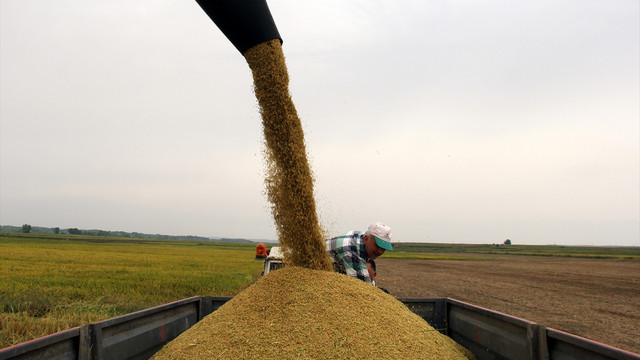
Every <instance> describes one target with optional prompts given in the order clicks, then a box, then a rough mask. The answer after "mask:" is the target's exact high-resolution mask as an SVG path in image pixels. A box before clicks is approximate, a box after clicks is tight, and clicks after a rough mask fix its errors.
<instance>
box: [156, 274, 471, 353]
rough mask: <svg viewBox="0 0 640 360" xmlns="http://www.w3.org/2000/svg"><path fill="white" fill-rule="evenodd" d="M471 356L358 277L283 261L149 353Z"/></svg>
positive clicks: (390, 297) (396, 301)
mask: <svg viewBox="0 0 640 360" xmlns="http://www.w3.org/2000/svg"><path fill="white" fill-rule="evenodd" d="M256 358H261V359H347V358H348V359H362V358H368V359H376V360H383V359H394V360H395V359H438V360H440V359H473V355H472V354H471V353H470V352H469V351H468V350H466V349H464V348H462V347H461V346H459V345H458V344H456V343H455V342H454V341H453V340H452V339H450V338H448V337H446V336H444V335H442V334H440V333H439V332H438V331H435V330H434V329H433V328H432V327H431V326H429V324H427V322H426V321H424V320H422V319H421V318H420V317H419V316H417V315H415V314H414V313H412V312H411V311H410V310H409V309H408V308H407V307H406V306H404V305H403V304H402V303H401V302H399V301H398V300H396V299H395V298H393V297H392V296H390V295H388V294H385V293H384V292H383V291H381V290H379V289H377V288H376V287H374V286H371V285H369V284H367V283H365V282H363V281H360V280H357V279H354V278H351V277H348V276H346V275H341V274H337V273H332V272H328V271H318V270H311V269H307V268H301V267H292V266H288V267H285V268H283V269H281V270H277V271H274V272H271V273H269V274H267V275H266V276H265V277H264V278H262V279H260V280H259V281H258V282H256V283H255V284H253V285H252V286H250V287H249V288H247V289H246V290H245V291H243V292H241V293H240V294H238V295H237V296H236V297H234V298H233V299H231V300H230V301H229V302H227V303H226V304H224V305H223V306H222V307H220V308H219V309H218V310H216V311H215V312H213V313H212V314H210V315H209V316H207V317H206V318H204V319H203V320H201V321H200V322H199V323H197V324H195V325H194V326H193V327H192V328H190V329H189V330H187V331H186V332H184V333H182V334H181V335H180V336H178V337H177V338H176V339H174V340H173V341H172V342H170V343H169V344H167V345H166V346H165V347H164V348H163V349H162V350H160V352H158V353H157V354H156V355H155V356H154V357H153V359H155V360H169V359H171V360H175V359H256Z"/></svg>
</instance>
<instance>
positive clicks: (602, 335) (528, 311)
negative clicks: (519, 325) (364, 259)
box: [376, 254, 640, 353]
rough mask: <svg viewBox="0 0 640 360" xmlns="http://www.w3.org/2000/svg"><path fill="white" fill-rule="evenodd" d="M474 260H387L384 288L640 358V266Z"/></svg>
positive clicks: (382, 268) (381, 264) (382, 267)
mask: <svg viewBox="0 0 640 360" xmlns="http://www.w3.org/2000/svg"><path fill="white" fill-rule="evenodd" d="M455 256H457V257H459V256H461V255H460V254H455ZM463 256H465V255H463ZM466 256H468V260H465V261H459V260H458V261H452V260H403V259H389V258H387V259H385V258H384V256H382V257H381V258H379V259H378V260H376V263H377V265H378V266H377V270H378V277H377V278H376V283H377V285H378V286H379V287H382V288H385V289H387V290H389V291H390V293H391V294H392V295H394V296H396V297H413V298H417V297H450V298H454V299H457V300H462V301H466V302H470V303H472V304H474V305H478V306H482V307H486V308H488V309H492V310H495V311H500V312H504V313H507V314H509V315H513V316H516V317H520V318H523V319H527V320H530V321H533V322H536V323H539V324H541V325H544V326H546V327H551V328H555V329H558V330H563V331H566V332H570V333H572V334H576V335H579V336H582V337H585V338H588V339H591V340H594V341H598V342H602V343H605V344H607V345H611V346H615V347H618V348H621V349H623V350H627V351H631V352H634V353H640V311H638V309H640V263H639V262H637V261H636V262H633V261H619V260H602V259H598V260H585V259H570V258H559V257H529V256H515V255H478V254H469V255H466Z"/></svg>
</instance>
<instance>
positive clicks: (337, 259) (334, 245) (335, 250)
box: [325, 231, 371, 284]
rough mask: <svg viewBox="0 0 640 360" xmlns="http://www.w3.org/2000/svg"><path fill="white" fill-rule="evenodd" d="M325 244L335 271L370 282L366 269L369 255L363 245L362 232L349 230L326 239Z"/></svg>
mask: <svg viewBox="0 0 640 360" xmlns="http://www.w3.org/2000/svg"><path fill="white" fill-rule="evenodd" d="M325 245H326V250H327V253H328V254H329V257H330V258H331V261H332V262H333V269H334V270H335V271H336V272H339V273H341V274H347V275H349V276H352V277H355V278H358V279H360V280H362V281H364V282H367V283H369V284H371V277H370V276H369V270H367V260H368V259H369V255H367V250H366V249H365V247H364V233H362V232H360V231H349V232H348V233H346V234H344V235H342V236H338V237H334V238H332V239H329V240H327V241H326V242H325Z"/></svg>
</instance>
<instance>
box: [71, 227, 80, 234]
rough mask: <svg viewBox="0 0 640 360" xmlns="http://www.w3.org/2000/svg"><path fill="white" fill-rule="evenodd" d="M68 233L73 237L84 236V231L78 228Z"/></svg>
mask: <svg viewBox="0 0 640 360" xmlns="http://www.w3.org/2000/svg"><path fill="white" fill-rule="evenodd" d="M68 231H69V234H71V235H82V231H80V230H78V228H71V229H69V230H68Z"/></svg>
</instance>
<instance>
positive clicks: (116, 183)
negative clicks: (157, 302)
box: [0, 0, 640, 246]
mask: <svg viewBox="0 0 640 360" xmlns="http://www.w3.org/2000/svg"><path fill="white" fill-rule="evenodd" d="M268 5H269V8H270V9H271V14H272V16H273V18H274V20H275V23H276V25H277V27H278V30H279V32H280V34H281V36H282V38H283V41H284V44H283V51H284V54H285V57H286V63H287V67H288V71H289V77H290V92H291V95H292V99H293V102H294V104H295V106H296V108H297V111H298V114H299V115H300V118H301V121H302V124H303V127H304V131H305V141H306V146H307V153H308V157H309V161H310V163H311V168H312V171H313V173H314V176H315V188H314V190H315V197H316V203H317V208H318V213H319V217H320V221H321V224H322V226H323V227H324V229H325V230H326V232H327V234H328V235H331V236H332V235H339V234H341V233H344V232H346V231H349V230H362V231H364V230H366V228H367V226H368V225H369V224H370V223H372V222H376V221H382V222H385V223H386V224H388V225H389V226H391V227H392V231H393V241H394V242H398V241H400V242H407V241H416V242H435V243H488V244H493V243H502V242H503V241H505V239H510V240H511V241H512V243H513V244H559V245H625V246H629V245H632V246H640V179H639V178H640V145H639V142H640V140H639V139H640V130H639V127H640V25H639V24H640V2H638V1H637V0H616V1H602V0H598V1H594V0H580V1H577V0H576V1H573V0H540V1H532V0H526V1H507V0H493V1H482V0H472V1H471V0H468V1H463V0H451V1H422V0H419V1H418V0H415V1H414V0H395V1H361V0H322V1H316V2H307V1H297V0H271V1H269V2H268ZM0 40H1V41H0V224H2V225H16V226H20V225H22V224H31V225H32V226H47V227H60V228H72V227H73V228H79V229H101V230H111V231H116V230H121V231H137V232H143V233H152V234H156V233H157V234H167V235H198V236H212V237H239V238H249V239H275V238H276V237H277V235H276V231H275V226H274V224H273V219H272V217H271V213H270V206H269V203H268V202H267V199H266V195H265V189H264V184H263V180H264V172H265V162H264V157H263V151H264V148H265V145H264V142H263V137H262V126H261V119H260V115H259V110H258V106H257V100H256V98H255V96H254V94H253V88H252V78H251V72H250V69H249V67H248V65H247V64H246V61H245V60H244V58H243V57H242V55H241V54H240V53H239V52H238V51H237V50H236V49H235V48H234V47H233V45H232V44H231V43H230V42H229V41H228V40H227V39H226V38H225V37H224V35H223V34H222V33H221V32H220V31H219V30H218V28H216V27H215V25H214V24H213V22H211V20H210V19H209V18H208V17H207V16H206V14H205V13H204V12H203V11H202V10H201V8H200V7H199V6H198V4H197V3H196V2H195V1H177V0H144V1H140V0H92V1H84V0H57V1H55V2H51V1H48V0H2V1H1V2H0Z"/></svg>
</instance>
